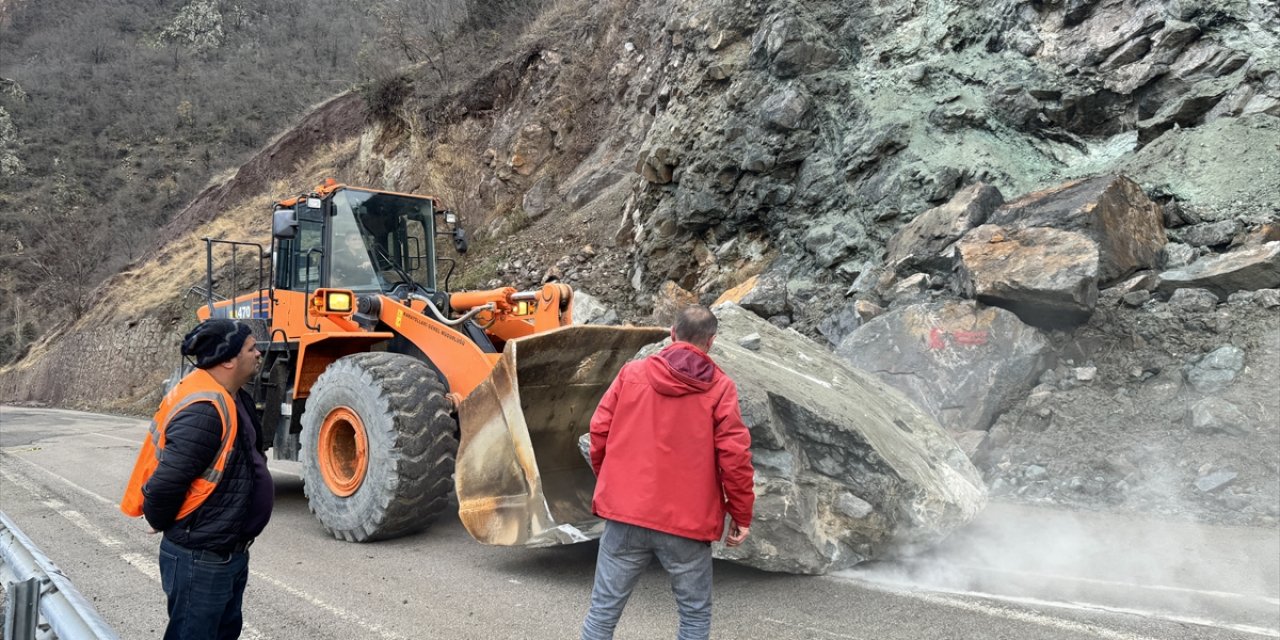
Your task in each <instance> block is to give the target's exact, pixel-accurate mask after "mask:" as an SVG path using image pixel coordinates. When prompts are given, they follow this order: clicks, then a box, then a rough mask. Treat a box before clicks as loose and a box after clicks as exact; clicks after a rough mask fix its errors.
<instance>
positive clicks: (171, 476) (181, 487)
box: [142, 391, 262, 553]
mask: <svg viewBox="0 0 1280 640" xmlns="http://www.w3.org/2000/svg"><path fill="white" fill-rule="evenodd" d="M237 399H238V400H239V402H243V403H244V405H245V407H253V400H252V399H251V398H250V397H249V395H248V394H246V393H245V392H243V391H241V392H239V395H238V398H237ZM233 410H235V409H233ZM245 413H248V414H249V417H250V419H251V420H252V421H253V426H254V432H255V433H257V434H258V439H259V442H249V435H248V434H247V433H246V432H247V431H248V430H247V429H244V428H243V427H242V428H240V429H238V431H237V434H236V442H235V445H234V446H233V447H232V450H231V453H230V455H228V456H227V465H226V468H225V469H224V470H223V475H222V479H221V480H220V481H219V482H218V486H216V487H215V488H214V490H213V493H211V494H209V497H208V498H207V499H205V501H204V503H203V504H201V505H200V506H199V507H198V508H197V509H196V510H195V511H193V512H191V514H190V515H188V516H187V517H185V518H183V519H181V520H177V521H176V522H175V519H176V518H177V515H178V511H179V510H180V509H181V508H182V502H183V499H184V498H186V495H187V488H188V487H189V486H190V485H191V482H192V481H193V480H195V479H196V478H198V477H199V476H200V474H202V473H204V470H205V469H207V468H209V465H210V464H212V463H213V459H214V457H215V456H216V455H217V453H218V445H220V444H221V443H222V419H221V418H219V417H218V410H217V409H215V408H214V406H213V405H212V404H211V403H208V402H196V403H194V404H192V405H191V406H189V407H187V408H185V409H183V410H182V411H180V412H178V414H177V415H176V416H174V417H173V420H171V421H170V422H169V426H168V427H167V428H166V429H165V448H164V456H163V457H162V458H161V460H160V465H159V466H158V467H156V470H155V473H154V474H152V476H151V478H150V479H149V480H147V484H146V485H144V486H143V487H142V495H143V498H144V499H143V502H142V513H143V515H144V516H146V518H147V523H148V524H150V525H151V528H153V529H156V530H157V531H163V532H164V536H165V537H166V538H168V539H169V540H170V541H171V542H174V543H176V544H178V545H181V546H183V547H186V548H188V549H205V550H209V551H217V552H224V553H225V552H227V551H230V550H231V548H232V547H234V546H235V545H236V543H238V542H241V541H244V540H247V539H249V538H250V537H252V536H253V535H254V534H256V533H257V532H253V533H249V532H246V531H245V526H244V525H245V521H246V519H247V517H248V512H249V509H250V507H251V503H252V500H253V482H254V481H253V458H252V450H251V447H257V448H258V450H259V451H261V446H260V444H261V438H262V436H261V434H262V426H261V425H260V424H259V422H258V417H257V416H256V415H254V412H253V411H252V410H250V411H247V412H245ZM241 415H244V414H243V413H242V414H241ZM242 421H243V420H242Z"/></svg>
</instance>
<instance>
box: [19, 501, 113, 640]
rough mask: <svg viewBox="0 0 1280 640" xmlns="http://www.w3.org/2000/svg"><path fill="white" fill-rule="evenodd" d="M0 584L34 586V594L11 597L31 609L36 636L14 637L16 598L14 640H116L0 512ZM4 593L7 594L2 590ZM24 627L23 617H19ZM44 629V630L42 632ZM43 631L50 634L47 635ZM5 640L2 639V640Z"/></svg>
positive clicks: (100, 618) (78, 596) (85, 601)
mask: <svg viewBox="0 0 1280 640" xmlns="http://www.w3.org/2000/svg"><path fill="white" fill-rule="evenodd" d="M0 581H5V582H9V583H12V584H14V585H22V584H24V583H31V584H34V585H35V594H34V595H33V594H29V593H24V592H23V591H22V589H29V588H30V587H20V588H19V589H18V590H15V591H14V593H21V594H22V595H21V596H20V597H21V603H23V606H28V605H30V606H34V607H35V609H36V612H35V613H34V614H31V615H32V617H35V618H36V619H37V621H36V633H37V634H39V635H38V636H37V635H30V636H24V635H18V634H19V633H21V632H22V629H20V628H18V625H17V618H18V616H19V615H20V614H19V612H18V611H17V610H16V607H17V605H18V604H19V602H20V599H19V597H18V596H15V597H13V600H12V602H13V604H14V636H13V637H14V638H22V639H24V640H26V639H28V638H37V637H39V638H47V637H54V638H58V639H59V640H119V638H120V636H119V635H117V634H116V632H115V631H112V630H111V627H110V626H108V625H107V623H106V621H105V620H103V619H102V616H100V615H98V612H97V610H95V609H94V608H93V605H92V604H89V602H88V601H87V600H85V598H84V596H83V595H80V592H79V591H77V590H76V588H75V586H73V585H72V584H71V581H70V580H68V579H67V577H66V576H65V575H63V573H62V570H61V569H59V568H58V566H57V565H55V564H54V563H53V561H51V560H49V558H47V557H45V555H44V553H43V552H41V551H40V548H39V547H37V546H36V545H35V543H33V542H31V539H30V538H28V537H27V536H26V534H24V533H22V530H20V529H18V526H17V525H16V524H14V523H13V521H12V520H10V519H9V516H7V515H5V513H4V512H3V511H0ZM6 593H9V590H8V589H6ZM21 615H22V616H23V620H24V624H29V623H26V622H25V620H27V619H28V618H27V615H28V614H27V613H21ZM8 625H9V613H8V610H6V613H5V626H6V629H7V627H8ZM46 627H47V630H46ZM47 631H52V635H51V636H50V635H48V634H47ZM8 637H9V636H7V635H6V636H5V638H6V640H7V639H8Z"/></svg>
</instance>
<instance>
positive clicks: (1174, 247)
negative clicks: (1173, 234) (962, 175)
mask: <svg viewBox="0 0 1280 640" xmlns="http://www.w3.org/2000/svg"><path fill="white" fill-rule="evenodd" d="M1161 256H1162V257H1163V260H1162V261H1161V264H1163V265H1164V268H1165V269H1177V268H1180V267H1185V266H1187V265H1189V264H1191V263H1192V262H1195V261H1196V258H1199V257H1200V253H1199V252H1198V251H1196V248H1195V247H1193V246H1191V245H1186V244H1182V243H1181V242H1170V243H1169V244H1166V245H1164V249H1162V250H1161Z"/></svg>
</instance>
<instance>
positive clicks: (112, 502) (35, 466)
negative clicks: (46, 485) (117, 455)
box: [5, 454, 119, 507]
mask: <svg viewBox="0 0 1280 640" xmlns="http://www.w3.org/2000/svg"><path fill="white" fill-rule="evenodd" d="M5 457H6V458H8V459H10V460H17V461H18V462H21V463H22V464H25V465H27V466H28V467H31V468H32V469H37V470H39V471H42V472H44V473H47V474H49V475H51V476H53V477H54V478H57V479H58V480H61V481H62V482H63V483H64V484H66V485H69V486H70V487H71V488H73V489H75V490H76V491H79V492H80V493H83V494H85V495H87V496H89V497H90V498H93V499H95V500H97V501H98V502H101V503H103V504H109V505H111V506H113V507H114V506H116V505H118V504H119V503H118V502H116V501H115V500H108V499H106V498H104V497H102V496H100V495H98V494H96V493H94V492H92V491H90V490H88V489H86V488H84V487H82V486H80V485H78V484H76V483H74V482H72V481H70V480H68V479H66V478H64V477H62V476H60V475H58V474H56V473H54V472H52V471H50V470H48V469H46V468H44V467H42V466H40V465H38V464H36V463H34V462H31V461H30V460H23V459H22V458H20V457H18V456H15V455H12V454H10V455H6V456H5Z"/></svg>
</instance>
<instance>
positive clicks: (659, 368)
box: [645, 342, 720, 396]
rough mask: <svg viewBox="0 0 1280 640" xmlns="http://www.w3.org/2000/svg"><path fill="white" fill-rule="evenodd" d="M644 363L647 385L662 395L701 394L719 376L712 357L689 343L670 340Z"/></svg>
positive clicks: (718, 370) (718, 369)
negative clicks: (670, 342)
mask: <svg viewBox="0 0 1280 640" xmlns="http://www.w3.org/2000/svg"><path fill="white" fill-rule="evenodd" d="M645 364H646V366H645V372H646V373H647V375H648V377H649V382H650V384H652V385H653V388H654V389H655V390H657V392H658V393H661V394H662V395H664V396H683V395H688V394H690V393H701V392H703V391H706V390H707V389H710V388H711V384H712V383H713V382H715V379H716V376H718V375H720V368H719V367H717V366H716V363H715V362H713V361H712V360H711V356H708V355H707V354H705V353H703V352H702V350H701V349H698V348H697V347H695V346H693V345H691V344H689V343H688V342H675V343H672V344H671V346H669V347H667V348H666V349H663V350H662V351H661V352H660V353H658V354H657V355H655V356H652V357H650V358H649V360H648V361H647V362H646V363H645Z"/></svg>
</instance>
